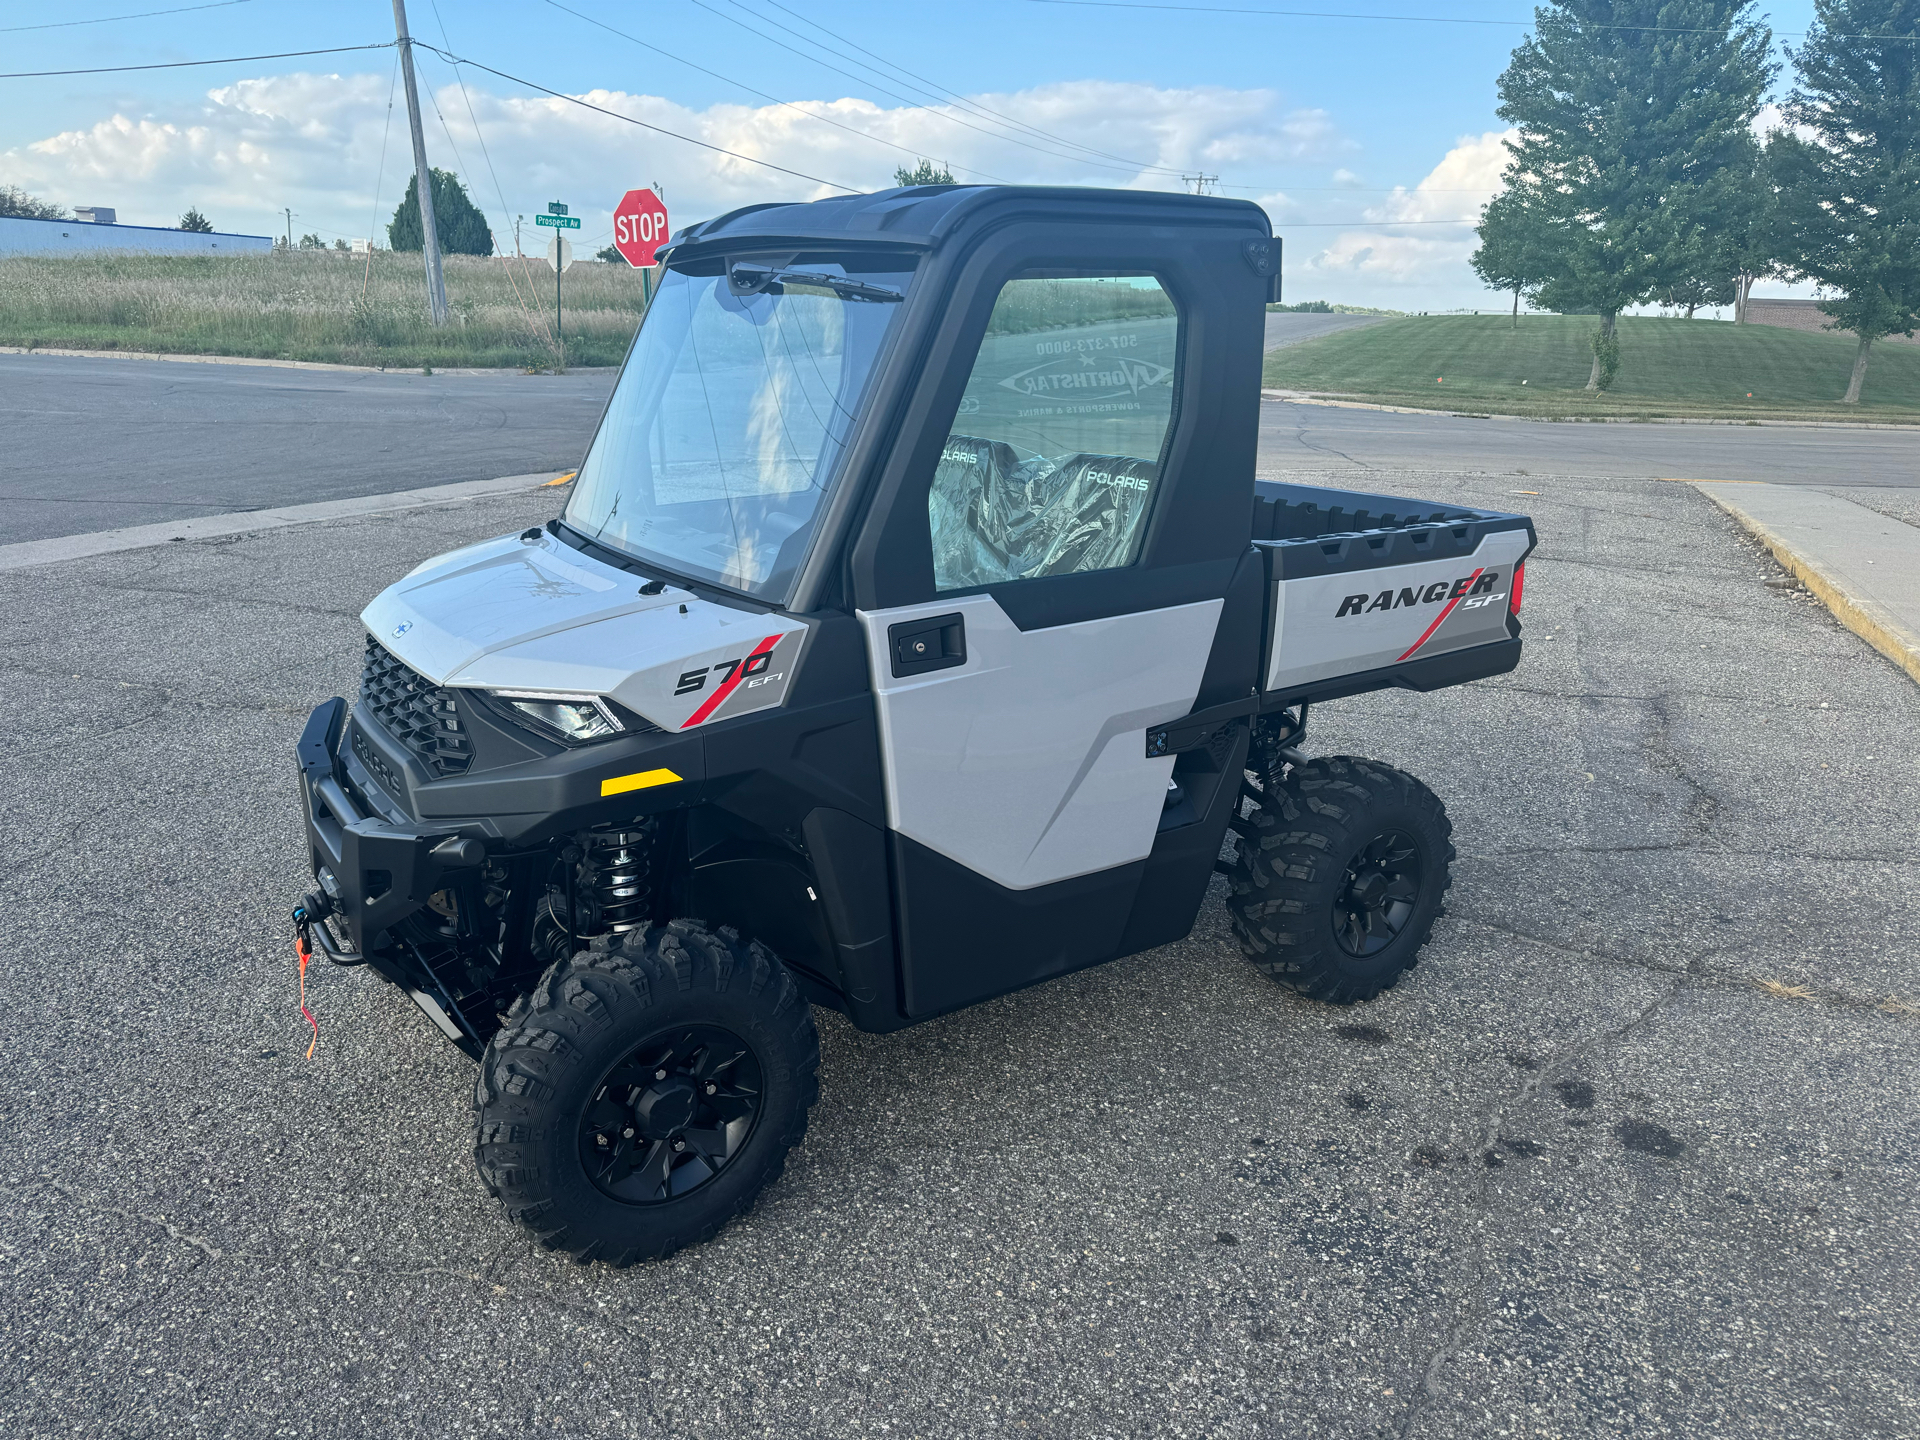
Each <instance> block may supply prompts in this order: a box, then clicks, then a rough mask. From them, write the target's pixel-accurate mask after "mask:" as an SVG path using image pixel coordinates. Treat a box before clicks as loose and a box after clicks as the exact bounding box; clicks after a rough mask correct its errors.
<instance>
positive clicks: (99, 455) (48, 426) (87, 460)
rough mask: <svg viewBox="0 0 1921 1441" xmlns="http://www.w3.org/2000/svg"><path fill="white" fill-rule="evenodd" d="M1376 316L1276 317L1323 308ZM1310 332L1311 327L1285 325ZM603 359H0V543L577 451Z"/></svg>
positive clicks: (1632, 437) (1564, 440) (1862, 464)
mask: <svg viewBox="0 0 1921 1441" xmlns="http://www.w3.org/2000/svg"><path fill="white" fill-rule="evenodd" d="M1368 318H1369V317H1364V316H1363V317H1354V316H1340V315H1334V316H1324V315H1270V316H1268V322H1269V326H1270V330H1271V329H1272V328H1273V323H1274V322H1276V321H1285V322H1290V323H1293V322H1315V323H1318V322H1322V321H1348V320H1356V319H1362V320H1365V319H1368ZM1296 328H1302V327H1298V326H1297V327H1296ZM612 386H613V374H612V372H611V371H606V370H597V371H580V372H574V373H572V374H568V375H560V376H555V375H522V374H520V373H518V372H502V373H498V374H486V375H474V374H442V375H420V374H415V373H402V372H398V371H352V370H345V369H327V370H316V369H294V368H283V367H269V366H261V365H231V364H206V363H197V362H186V361H160V360H95V359H83V358H77V357H66V356H49V355H0V437H4V438H5V441H6V444H5V446H4V447H0V544H7V543H9V542H19V541H28V540H41V539H46V538H50V537H54V536H61V535H77V534H86V533H90V532H93V531H100V530H116V529H121V528H123V527H126V526H134V525H152V524H157V523H159V522H162V521H166V520H176V519H183V518H186V517H189V516H196V515H224V514H228V513H230V512H234V511H245V510H260V509H266V508H270V507H276V506H286V505H303V504H312V503H315V502H319V501H326V500H335V499H341V498H344V497H349V496H364V495H383V494H387V493H389V492H392V491H401V490H417V489H420V488H422V487H425V486H432V485H449V484H457V483H462V482H466V481H474V480H487V479H491V478H493V477H496V476H502V475H519V474H523V473H531V472H534V471H561V470H569V469H571V468H572V467H574V466H575V465H577V464H579V462H580V458H581V455H582V454H583V453H584V451H585V450H586V447H587V442H588V440H589V439H590V437H591V436H592V434H593V428H594V424H595V422H596V421H597V420H598V419H599V416H600V411H601V407H602V406H603V405H604V404H605V402H606V398H607V395H608V392H609V391H610V390H611V388H612ZM1260 446H1261V449H1260V459H1261V473H1262V474H1264V475H1268V476H1272V477H1276V478H1286V477H1287V476H1289V475H1312V474H1317V473H1322V472H1326V473H1330V474H1337V473H1340V472H1351V474H1350V475H1349V476H1348V477H1347V478H1346V479H1344V480H1339V481H1336V482H1335V483H1338V484H1360V483H1363V482H1364V480H1365V473H1366V472H1369V471H1379V470H1395V469H1416V470H1424V471H1436V470H1462V471H1474V470H1481V471H1495V472H1509V473H1513V472H1525V473H1526V474H1529V475H1546V474H1561V475H1573V476H1620V475H1627V476H1650V477H1663V478H1672V479H1682V480H1762V481H1771V482H1774V483H1776V484H1821V485H1833V484H1836V483H1846V484H1849V485H1853V486H1856V487H1866V488H1879V487H1895V488H1904V487H1905V488H1908V489H1912V488H1914V487H1915V485H1916V483H1917V469H1918V465H1921V463H1918V462H1917V451H1916V444H1915V432H1914V430H1913V429H1912V428H1897V427H1878V428H1876V427H1861V428H1847V429H1841V430H1834V429H1823V428H1820V427H1814V426H1792V427H1788V426H1752V427H1750V426H1722V425H1618V424H1615V425H1590V424H1552V423H1546V422H1540V421H1500V420H1477V419H1471V418H1460V417H1455V416H1451V415H1448V414H1445V413H1435V414H1416V415H1406V414H1395V413H1393V412H1388V411H1378V410H1361V409H1350V408H1345V407H1337V406H1329V405H1310V404H1305V403H1302V402H1296V401H1269V402H1267V403H1265V404H1263V405H1262V406H1261V436H1260Z"/></svg>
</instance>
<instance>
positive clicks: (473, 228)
mask: <svg viewBox="0 0 1921 1441" xmlns="http://www.w3.org/2000/svg"><path fill="white" fill-rule="evenodd" d="M427 174H428V175H429V176H430V177H431V179H430V181H429V183H430V184H431V185H432V187H433V192H434V233H435V234H436V235H438V236H439V238H440V253H441V254H443V255H492V254H493V253H494V233H493V231H491V230H489V229H488V228H487V217H486V216H484V215H482V214H481V213H480V210H479V208H478V207H477V206H476V205H475V204H474V203H473V201H471V200H469V199H468V198H467V188H466V187H465V186H464V185H462V184H461V183H460V177H459V176H458V175H455V174H453V173H452V172H451V171H447V170H441V169H438V168H436V169H432V170H429V171H428V172H427ZM387 243H388V244H389V245H391V246H392V247H393V248H394V249H395V250H419V249H420V248H421V247H422V246H424V245H425V244H426V243H427V242H426V240H425V239H424V238H423V237H422V235H421V233H420V187H419V186H418V185H416V184H415V183H414V181H413V180H412V179H411V178H410V179H409V180H408V181H407V194H406V196H405V197H404V198H403V199H402V200H401V202H400V206H399V208H398V209H397V210H395V211H394V218H393V220H392V222H390V223H389V224H388V226H387Z"/></svg>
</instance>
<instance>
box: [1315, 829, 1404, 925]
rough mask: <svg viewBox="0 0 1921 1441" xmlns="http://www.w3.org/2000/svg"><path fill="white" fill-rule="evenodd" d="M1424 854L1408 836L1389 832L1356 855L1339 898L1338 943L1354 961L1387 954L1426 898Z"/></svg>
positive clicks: (1336, 904) (1336, 906)
mask: <svg viewBox="0 0 1921 1441" xmlns="http://www.w3.org/2000/svg"><path fill="white" fill-rule="evenodd" d="M1421 872H1422V866H1421V848H1420V846H1418V845H1417V844H1415V841H1414V838H1413V837H1412V836H1410V835H1408V834H1407V833H1406V832H1405V831H1398V830H1395V831H1385V832H1383V833H1382V834H1380V835H1378V836H1376V837H1374V839H1373V840H1371V841H1369V842H1368V843H1367V844H1366V845H1364V846H1362V847H1361V848H1360V849H1359V850H1358V851H1356V852H1355V853H1354V857H1353V859H1352V860H1350V861H1349V862H1348V863H1347V873H1346V875H1345V877H1344V878H1343V880H1342V883H1341V888H1340V890H1339V891H1337V892H1336V893H1335V896H1334V916H1333V920H1334V939H1335V940H1336V941H1338V942H1339V943H1340V947H1341V949H1342V950H1344V951H1346V952H1347V953H1348V954H1349V955H1350V956H1372V955H1375V954H1376V953H1378V952H1380V951H1384V950H1386V949H1387V948H1388V947H1389V946H1390V945H1392V944H1393V943H1394V939H1395V937H1397V936H1398V935H1400V934H1401V931H1402V930H1403V929H1404V928H1405V927H1406V925H1407V923H1408V921H1409V919H1411V918H1412V916H1413V915H1414V905H1415V902H1416V901H1418V900H1419V899H1420V896H1421Z"/></svg>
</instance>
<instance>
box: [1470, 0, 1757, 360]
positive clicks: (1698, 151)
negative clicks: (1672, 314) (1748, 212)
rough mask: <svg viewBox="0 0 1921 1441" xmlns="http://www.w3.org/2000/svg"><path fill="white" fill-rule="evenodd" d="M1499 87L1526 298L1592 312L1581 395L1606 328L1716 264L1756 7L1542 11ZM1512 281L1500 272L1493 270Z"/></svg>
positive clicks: (1588, 6) (1750, 65) (1576, 6)
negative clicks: (1533, 239) (1543, 265)
mask: <svg viewBox="0 0 1921 1441" xmlns="http://www.w3.org/2000/svg"><path fill="white" fill-rule="evenodd" d="M1534 13H1535V22H1534V34H1533V35H1532V36H1531V37H1530V38H1528V39H1527V40H1524V41H1522V42H1521V44H1520V45H1519V46H1518V47H1517V48H1516V49H1515V51H1514V56H1513V59H1512V60H1511V61H1510V62H1509V64H1508V67H1507V69H1506V70H1505V71H1503V72H1502V74H1501V78H1500V82H1499V90H1500V96H1501V105H1500V108H1499V111H1498V113H1499V114H1500V116H1501V117H1502V118H1503V119H1504V120H1506V121H1508V122H1509V123H1510V124H1512V125H1513V126H1515V127H1516V129H1517V130H1518V131H1519V132H1520V133H1519V135H1518V137H1517V138H1516V139H1514V140H1511V141H1509V142H1508V150H1509V153H1510V155H1511V156H1512V159H1511V160H1510V161H1509V163H1508V167H1507V170H1506V172H1505V174H1504V176H1503V178H1504V179H1505V181H1506V183H1507V189H1508V191H1509V192H1510V193H1513V194H1515V195H1516V197H1517V198H1516V199H1515V200H1514V201H1513V202H1511V203H1512V205H1513V206H1515V207H1516V208H1517V209H1518V210H1519V211H1520V212H1521V213H1522V214H1524V215H1528V216H1531V217H1534V221H1535V223H1534V224H1531V225H1530V226H1529V230H1530V231H1531V232H1533V233H1535V234H1537V236H1538V245H1539V252H1538V253H1539V254H1541V255H1543V256H1546V257H1548V258H1549V263H1550V265H1551V271H1550V273H1549V275H1548V277H1547V278H1546V279H1545V280H1543V281H1541V282H1540V283H1539V284H1538V285H1537V286H1536V287H1535V288H1534V291H1533V298H1534V299H1535V300H1536V301H1537V303H1539V304H1542V305H1544V306H1546V307H1547V308H1548V309H1550V310H1558V311H1562V312H1578V311H1591V312H1593V313H1595V314H1597V315H1598V316H1599V317H1600V326H1599V328H1598V329H1597V330H1596V331H1595V332H1594V334H1593V337H1592V341H1593V350H1594V366H1593V369H1592V370H1591V371H1590V372H1589V375H1588V384H1587V388H1588V389H1589V390H1603V389H1606V388H1607V386H1608V384H1610V383H1611V380H1612V371H1613V367H1614V366H1615V365H1616V364H1618V360H1619V355H1620V341H1619V340H1618V338H1617V337H1616V334H1615V324H1614V323H1615V318H1616V317H1617V316H1618V315H1619V314H1620V312H1621V311H1622V310H1623V309H1624V308H1626V307H1627V306H1630V305H1637V304H1640V303H1642V302H1644V301H1647V300H1650V299H1653V298H1654V297H1655V296H1658V295H1660V294H1663V293H1664V292H1665V291H1666V290H1667V289H1668V288H1669V287H1671V286H1674V285H1678V284H1680V283H1681V282H1683V281H1684V280H1686V279H1688V278H1689V277H1690V276H1691V275H1700V274H1703V273H1706V272H1707V271H1708V269H1709V267H1710V265H1711V263H1712V260H1711V256H1712V251H1713V247H1714V227H1715V226H1716V225H1717V224H1719V223H1721V222H1722V220H1724V219H1725V217H1726V216H1727V215H1729V214H1730V213H1732V210H1733V206H1734V201H1735V195H1734V192H1735V191H1736V190H1738V172H1739V163H1740V159H1741V156H1742V153H1743V146H1744V145H1748V144H1751V143H1752V142H1751V138H1750V132H1749V129H1748V127H1749V123H1750V122H1751V121H1752V120H1753V119H1754V116H1755V114H1756V112H1757V111H1758V110H1759V109H1760V104H1761V96H1762V93H1763V92H1764V91H1765V90H1766V88H1767V84H1768V81H1769V79H1770V77H1771V76H1772V74H1773V69H1772V67H1771V66H1770V65H1769V63H1768V58H1767V55H1768V45H1769V33H1768V30H1767V28H1766V27H1765V26H1763V25H1761V24H1759V23H1758V22H1757V21H1755V20H1754V19H1753V18H1752V8H1751V5H1750V3H1749V0H1551V3H1549V4H1546V5H1543V6H1541V7H1540V8H1539V9H1537V10H1536V11H1535V12H1534ZM1499 268H1501V269H1506V268H1507V267H1505V266H1502V267H1499Z"/></svg>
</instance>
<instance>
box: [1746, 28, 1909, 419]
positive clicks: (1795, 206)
mask: <svg viewBox="0 0 1921 1441" xmlns="http://www.w3.org/2000/svg"><path fill="white" fill-rule="evenodd" d="M1814 14H1815V19H1814V26H1813V28H1812V29H1810V30H1809V31H1808V34H1807V39H1806V41H1805V43H1803V45H1802V46H1801V48H1800V49H1799V50H1796V51H1793V52H1791V53H1792V55H1793V58H1794V71H1795V82H1796V83H1795V87H1794V92H1793V94H1792V95H1791V96H1790V98H1789V101H1788V104H1787V105H1786V106H1785V107H1783V108H1784V110H1785V112H1786V114H1787V118H1788V119H1789V120H1790V121H1792V122H1793V123H1794V124H1795V125H1797V126H1801V127H1804V128H1805V129H1806V130H1807V131H1809V132H1811V138H1809V139H1804V138H1802V137H1801V136H1799V135H1796V134H1793V133H1792V132H1788V131H1782V132H1779V133H1777V134H1776V135H1774V136H1773V137H1772V138H1771V139H1770V142H1769V145H1768V160H1769V164H1770V166H1771V168H1772V169H1773V172H1774V175H1775V178H1776V180H1777V181H1778V183H1779V185H1780V187H1781V213H1782V230H1783V233H1784V237H1785V239H1784V250H1785V254H1786V257H1787V262H1788V264H1789V266H1790V267H1791V268H1792V269H1793V271H1794V272H1795V273H1796V274H1798V275H1803V276H1806V277H1808V278H1809V279H1812V280H1816V281H1819V282H1820V283H1821V284H1822V286H1824V287H1827V288H1831V289H1834V290H1837V291H1839V292H1840V294H1839V295H1838V296H1836V297H1833V298H1830V299H1826V300H1823V301H1822V302H1821V309H1822V310H1824V311H1825V312H1827V314H1828V315H1830V316H1831V317H1833V323H1834V325H1836V326H1837V327H1839V328H1840V329H1843V330H1852V331H1853V332H1854V333H1855V335H1856V336H1857V337H1859V344H1858V345H1857V346H1856V347H1855V353H1854V371H1853V373H1852V374H1851V375H1850V376H1849V377H1848V389H1847V394H1846V395H1844V396H1843V397H1842V400H1843V401H1844V403H1846V404H1848V405H1855V404H1858V403H1859V402H1860V399H1861V382H1862V381H1863V380H1864V379H1866V377H1867V373H1868V351H1869V349H1870V348H1871V347H1872V346H1873V345H1874V342H1875V341H1876V340H1878V339H1880V338H1881V337H1882V336H1884V335H1905V334H1907V333H1908V332H1909V331H1912V330H1913V329H1914V327H1915V323H1916V307H1917V301H1918V300H1921V296H1918V295H1917V286H1918V282H1917V266H1921V227H1918V226H1917V216H1916V207H1917V200H1918V198H1921V197H1918V196H1917V188H1916V169H1917V148H1918V145H1917V140H1918V132H1921V118H1917V105H1918V104H1921V97H1917V93H1916V44H1915V40H1914V36H1915V34H1916V31H1917V28H1921V14H1917V6H1916V0H1815V7H1814Z"/></svg>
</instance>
